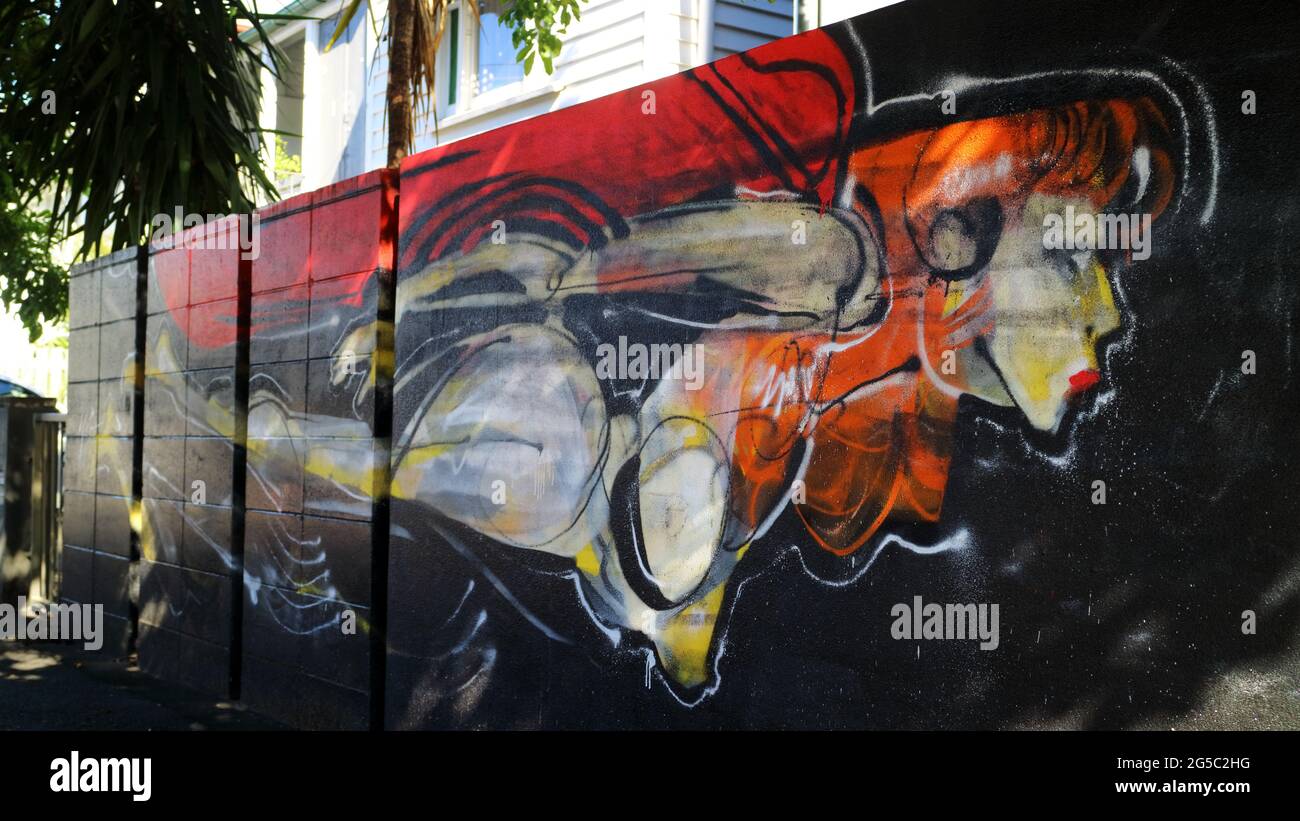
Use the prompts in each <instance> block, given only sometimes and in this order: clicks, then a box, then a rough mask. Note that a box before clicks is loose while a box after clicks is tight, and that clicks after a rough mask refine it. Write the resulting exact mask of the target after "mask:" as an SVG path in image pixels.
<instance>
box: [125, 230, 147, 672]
mask: <svg viewBox="0 0 1300 821" xmlns="http://www.w3.org/2000/svg"><path fill="white" fill-rule="evenodd" d="M148 303H149V246H148V245H138V246H136V253H135V360H134V364H133V365H132V369H131V513H132V516H131V547H130V551H129V552H130V555H129V557H128V559H129V561H130V564H129V565H128V568H127V574H128V575H127V578H129V579H130V580H131V581H130V585H129V587H128V593H127V612H128V615H129V623H128V624H127V650H128V652H131V651H134V650H135V644H136V639H137V637H138V636H139V634H140V528H142V527H143V526H144V378H145V365H146V363H145V358H146V357H147V356H148V352H147V351H146V350H145V341H146V339H147V338H148V334H147V327H148V320H149V316H148V315H149V306H148Z"/></svg>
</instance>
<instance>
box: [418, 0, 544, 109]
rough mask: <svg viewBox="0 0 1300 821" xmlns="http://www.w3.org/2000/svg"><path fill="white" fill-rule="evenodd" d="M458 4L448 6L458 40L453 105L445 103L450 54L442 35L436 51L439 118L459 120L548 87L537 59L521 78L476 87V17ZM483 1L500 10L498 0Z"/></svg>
mask: <svg viewBox="0 0 1300 821" xmlns="http://www.w3.org/2000/svg"><path fill="white" fill-rule="evenodd" d="M462 5H463V4H461V3H456V4H454V5H452V6H451V7H450V8H452V9H457V10H458V11H459V13H460V22H459V29H460V31H459V32H458V33H459V36H460V43H459V44H458V45H459V48H458V49H457V58H458V61H459V64H460V65H459V66H458V71H457V77H456V102H455V104H454V105H449V104H448V103H447V95H448V94H449V93H450V90H451V89H450V86H449V85H448V81H447V79H446V75H447V74H448V72H449V71H450V67H449V64H450V61H451V54H450V49H449V48H448V47H447V42H446V39H445V38H444V41H443V43H442V45H441V47H440V49H439V50H440V52H441V53H440V54H439V55H438V80H437V85H438V86H439V88H438V92H437V99H438V104H439V108H438V117H439V119H440V120H441V119H443V118H450V117H456V119H457V120H460V119H462V117H461V115H463V116H464V117H466V118H467V117H470V116H472V115H473V114H475V113H478V112H481V111H487V110H490V109H495V108H497V107H499V106H500V105H501V104H503V103H507V102H509V101H511V100H514V99H515V98H517V97H520V96H521V95H528V94H531V93H534V92H539V91H544V90H546V89H548V88H549V87H550V83H549V81H550V77H548V76H547V74H546V72H545V71H543V70H542V68H541V63H540V61H534V65H533V70H532V71H530V72H528V73H527V74H525V75H524V77H523V79H521V80H515V81H514V82H510V83H505V84H504V85H500V86H498V87H496V88H494V89H491V90H490V91H479V89H478V73H479V72H478V38H479V21H478V18H477V16H476V15H475V14H474V13H473V12H468V11H465V9H464V8H463V7H462ZM483 5H486V6H487V9H485V10H486V11H487V12H489V13H498V12H499V11H500V2H499V0H491V1H490V2H484V3H483Z"/></svg>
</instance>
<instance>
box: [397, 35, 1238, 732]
mask: <svg viewBox="0 0 1300 821" xmlns="http://www.w3.org/2000/svg"><path fill="white" fill-rule="evenodd" d="M875 71H876V62H875V60H874V59H873V53H872V52H871V50H870V49H868V48H867V47H866V46H865V45H864V43H863V42H862V41H861V39H860V38H859V36H858V31H857V30H856V29H855V28H854V27H852V26H843V27H839V28H837V29H831V30H826V31H819V32H814V33H810V34H808V35H804V36H800V37H797V38H792V39H790V40H787V41H782V42H780V43H776V44H772V45H769V46H766V47H763V48H759V49H756V50H754V51H753V52H749V53H746V54H744V55H740V56H739V57H737V58H735V59H733V60H725V61H721V62H719V63H717V64H714V65H711V66H707V67H703V68H700V69H696V70H694V71H690V72H687V73H686V74H685V75H684V76H682V77H680V78H673V79H671V80H668V81H663V82H661V83H658V84H653V85H651V86H649V87H647V88H646V89H644V90H636V91H634V92H628V93H626V94H622V95H614V96H612V97H610V98H606V99H603V100H600V101H597V102H594V103H591V104H588V105H587V106H584V107H583V108H582V109H580V110H577V111H574V112H561V113H558V114H554V115H551V116H550V117H548V118H547V119H546V121H540V122H537V123H536V124H535V127H533V125H534V124H532V123H525V124H522V125H519V126H516V127H513V128H511V129H508V130H505V131H502V132H493V133H491V134H488V135H485V136H483V137H480V138H476V139H474V140H469V141H465V142H463V143H459V144H456V145H454V146H450V147H448V148H447V149H445V150H435V151H433V152H427V153H426V154H424V155H421V156H419V157H416V158H413V159H411V160H409V161H408V162H407V164H406V165H405V166H404V168H403V177H402V191H403V194H402V196H403V208H402V212H401V213H402V224H401V240H400V245H401V247H400V265H399V274H398V305H397V320H398V323H397V328H398V346H397V359H398V369H397V374H396V380H397V381H396V418H395V427H394V432H395V437H396V438H395V447H394V455H393V485H392V493H393V498H394V501H395V504H396V505H397V507H396V508H395V509H396V511H397V513H395V517H394V525H395V527H394V538H395V542H394V547H393V551H394V563H395V575H400V574H402V573H404V572H405V569H406V567H407V564H406V562H407V561H408V560H406V559H404V558H403V556H404V555H405V554H406V553H407V552H408V551H409V552H410V553H411V554H414V553H416V552H418V551H419V550H420V547H419V546H418V544H419V543H420V542H422V541H425V540H432V541H433V542H435V543H446V544H449V545H450V546H451V547H452V550H453V551H454V552H455V553H456V554H458V555H459V556H460V557H461V559H463V560H464V561H465V563H466V566H467V567H469V568H472V570H471V571H470V573H469V574H468V578H466V579H465V580H464V581H463V582H462V585H463V590H462V592H461V593H460V594H457V593H456V591H455V590H439V594H438V597H446V599H447V600H448V601H451V602H459V604H458V605H457V607H456V610H455V611H454V612H453V613H452V617H449V618H448V620H447V621H446V623H443V624H442V627H441V628H440V630H441V631H443V632H444V633H445V636H444V637H443V638H444V640H445V641H444V644H445V646H441V647H439V646H437V643H436V641H431V640H430V639H429V637H428V636H427V635H426V634H425V633H424V632H421V631H422V630H423V631H427V630H428V621H427V620H425V621H422V622H420V623H419V626H417V624H416V623H414V622H413V623H412V624H411V631H412V632H411V634H410V636H409V637H408V636H407V635H406V634H405V633H403V630H402V627H401V625H402V623H403V621H404V619H403V617H402V616H401V615H395V616H394V619H395V624H396V625H397V626H396V627H395V628H394V645H395V648H396V649H395V653H396V654H397V655H398V657H399V660H398V662H397V664H396V665H395V666H396V668H397V669H398V670H401V669H403V665H402V662H401V660H400V656H401V655H402V654H403V652H404V650H403V648H402V644H403V643H404V642H409V647H411V648H413V649H410V650H409V651H406V652H410V654H411V656H412V657H413V658H417V659H418V658H419V657H421V656H422V657H423V658H424V660H425V663H424V665H423V673H422V675H417V674H414V673H413V674H412V675H413V676H416V678H415V680H418V681H419V682H420V683H419V685H418V687H419V689H420V692H416V693H412V694H411V697H412V699H413V700H414V702H415V703H416V704H418V705H419V707H420V708H421V709H431V710H433V711H434V712H435V713H436V710H437V708H436V707H433V708H430V706H429V705H431V704H434V705H436V704H438V703H440V700H445V701H444V702H442V703H443V704H444V706H445V704H446V703H448V702H451V703H457V704H462V705H463V704H464V703H465V699H466V698H469V699H470V701H471V702H472V699H473V696H467V695H466V693H471V694H472V693H474V692H476V691H479V690H481V688H483V687H485V686H486V683H485V680H487V679H490V678H491V677H492V676H493V675H494V674H495V675H505V676H507V677H509V676H510V675H511V674H510V673H502V672H501V671H500V670H499V669H497V668H500V667H502V666H504V663H506V662H505V660H503V659H501V658H499V656H498V654H497V648H496V646H495V643H494V641H493V639H492V638H491V633H492V630H491V627H490V626H485V621H487V620H488V619H490V616H489V609H481V608H476V607H475V606H474V605H473V604H472V602H473V601H474V600H475V597H476V595H478V594H479V593H481V592H482V591H481V590H480V588H482V587H484V586H486V587H490V588H494V590H493V591H492V595H497V596H500V597H502V598H503V599H504V600H505V601H506V602H508V603H509V605H510V606H511V607H513V609H515V610H516V615H517V616H519V617H520V618H521V619H522V621H523V622H524V623H526V625H527V626H524V627H522V628H521V629H524V630H530V629H531V630H533V631H534V632H535V634H536V636H537V640H538V641H540V642H557V643H561V644H568V643H571V642H576V641H579V639H575V638H572V637H571V636H568V635H564V634H563V631H561V630H559V629H557V628H556V627H554V626H553V625H552V624H551V623H549V622H548V621H547V619H546V618H544V617H543V616H542V615H541V613H540V612H539V610H538V609H537V608H539V607H540V608H544V609H545V610H547V611H548V612H551V613H556V612H557V610H559V609H561V608H559V606H558V605H557V603H556V601H555V600H554V598H553V597H554V596H556V595H561V594H560V593H559V591H558V590H557V588H556V587H555V586H550V587H548V590H549V592H550V597H551V598H549V599H548V600H547V601H545V602H543V603H540V604H536V603H534V604H530V603H528V601H527V599H528V595H527V593H526V590H527V589H528V588H529V587H530V586H532V584H533V582H530V581H529V576H528V573H529V572H532V573H534V574H536V575H537V576H538V577H548V578H563V579H567V580H569V581H570V583H571V587H570V589H569V593H568V596H569V598H570V602H571V604H572V606H573V607H574V608H580V609H581V610H582V611H585V613H586V615H587V617H588V618H589V619H590V622H591V624H592V625H593V626H594V627H595V630H594V631H591V633H589V634H588V635H587V636H586V638H584V639H582V641H586V642H590V643H592V644H593V645H595V646H597V647H600V648H603V649H604V650H605V651H608V652H609V654H612V655H615V656H617V655H619V654H623V655H630V656H633V657H640V658H644V660H645V665H646V667H645V679H646V684H647V685H651V684H652V680H658V681H661V682H662V683H663V684H664V685H665V687H666V688H667V689H668V691H670V692H671V693H672V695H673V697H674V698H675V699H677V700H678V701H680V702H682V703H684V704H687V705H698V704H700V703H702V702H703V701H705V700H706V699H707V697H708V696H709V695H711V694H712V693H714V692H716V691H717V689H718V688H719V687H720V686H721V679H722V676H721V675H720V672H719V670H718V659H719V657H720V656H722V655H723V654H724V653H725V651H726V647H727V644H728V630H729V627H728V624H727V620H728V615H729V610H730V608H731V607H733V605H734V602H735V600H736V598H737V596H738V595H739V594H738V590H739V588H740V587H741V586H743V584H744V582H743V581H741V582H737V581H736V579H735V577H736V576H737V573H738V568H740V567H741V566H742V565H744V564H746V563H748V564H750V565H753V566H754V567H755V568H758V569H759V570H760V571H761V569H762V567H763V566H764V564H765V563H768V564H770V562H771V561H772V556H773V551H772V548H771V546H769V545H766V544H765V539H766V538H767V537H768V536H769V534H770V533H771V532H772V531H773V528H774V527H778V526H779V528H780V529H781V531H782V534H783V535H782V538H784V539H791V538H792V537H793V541H794V543H795V544H797V545H798V553H799V555H800V557H801V561H802V562H803V567H804V571H805V572H806V573H807V574H808V575H809V576H810V577H812V578H814V579H816V580H817V581H818V582H820V583H823V584H826V585H841V584H845V583H847V580H851V579H860V578H862V576H863V574H864V572H865V570H866V569H867V568H868V567H869V566H870V565H871V564H872V563H873V562H874V561H875V560H876V558H877V556H879V555H880V553H881V551H883V550H884V549H885V548H887V547H889V546H891V545H893V546H896V547H902V548H907V549H910V550H913V551H915V552H918V553H931V552H940V551H944V550H947V549H952V548H955V547H961V546H963V545H964V540H965V539H967V538H968V534H966V532H965V531H962V530H960V529H954V528H948V529H947V533H948V535H947V536H946V537H944V538H936V539H934V540H933V541H930V542H927V543H918V542H914V541H912V540H910V539H908V538H905V537H904V536H903V535H902V534H903V533H904V532H905V531H906V529H907V528H910V527H913V526H915V525H918V524H921V525H924V524H939V523H943V522H944V498H945V491H946V488H947V485H948V483H949V472H950V467H951V464H952V456H953V449H954V440H955V437H957V436H958V435H959V434H960V429H961V427H962V425H963V422H962V421H961V419H962V417H963V412H962V409H963V408H965V409H966V414H967V415H969V414H977V415H978V414H983V415H985V416H988V415H989V414H988V413H987V412H986V410H984V409H990V408H997V409H1003V410H1001V411H999V412H998V413H996V419H997V420H998V424H999V425H1003V426H1006V427H1007V428H1010V429H1018V430H1023V431H1024V432H1025V436H1026V437H1027V438H1026V442H1027V443H1039V442H1048V443H1054V444H1049V445H1047V446H1044V447H1043V448H1042V452H1043V453H1044V454H1049V455H1050V454H1053V453H1055V454H1056V455H1055V456H1053V458H1056V459H1057V460H1058V461H1062V462H1064V461H1066V460H1064V459H1063V458H1062V457H1061V456H1060V455H1059V451H1060V447H1061V443H1069V444H1068V446H1070V447H1072V446H1073V444H1072V443H1073V441H1074V440H1073V428H1074V426H1075V423H1076V420H1077V419H1078V418H1079V417H1080V416H1081V415H1087V414H1090V413H1095V412H1096V410H1097V409H1098V408H1099V407H1100V406H1101V405H1103V404H1104V403H1105V402H1106V401H1107V398H1108V397H1109V396H1111V395H1112V392H1113V388H1112V386H1111V385H1110V381H1109V378H1108V374H1107V371H1106V363H1105V360H1106V356H1107V352H1108V351H1109V352H1111V354H1112V355H1113V353H1114V351H1116V350H1120V349H1122V348H1123V347H1124V345H1125V344H1126V341H1125V340H1126V334H1127V330H1126V329H1127V327H1128V326H1129V325H1131V323H1132V321H1133V320H1132V318H1131V317H1130V316H1129V315H1128V314H1127V308H1126V306H1125V302H1124V299H1123V292H1124V282H1125V280H1126V279H1128V278H1129V277H1132V276H1139V275H1140V270H1141V267H1142V265H1143V261H1144V260H1146V259H1147V258H1149V256H1150V249H1151V246H1150V243H1151V240H1152V237H1153V236H1154V232H1156V231H1159V230H1160V229H1161V227H1162V223H1163V222H1164V221H1166V220H1167V219H1169V218H1171V217H1172V216H1175V215H1176V216H1177V217H1178V218H1181V219H1184V220H1186V221H1189V222H1191V223H1193V224H1198V225H1206V224H1209V223H1210V221H1211V220H1212V219H1213V215H1214V212H1215V198H1216V190H1217V185H1218V181H1217V178H1218V174H1219V157H1218V145H1217V134H1216V127H1215V122H1214V117H1215V115H1214V112H1213V111H1212V110H1211V109H1210V107H1209V106H1208V105H1207V104H1206V101H1205V98H1204V92H1203V89H1201V88H1200V87H1199V86H1198V85H1197V83H1196V82H1195V80H1194V79H1192V78H1191V77H1190V76H1188V75H1187V74H1186V72H1184V71H1183V70H1182V69H1181V68H1180V67H1179V66H1178V65H1176V64H1173V63H1162V64H1159V65H1158V66H1155V67H1152V66H1151V65H1148V66H1146V67H1143V66H1140V65H1137V64H1133V63H1126V62H1124V61H1118V60H1117V61H1116V62H1115V63H1114V64H1112V65H1105V66H1097V65H1092V66H1090V67H1088V68H1083V69H1070V68H1057V69H1048V70H1041V71H1032V72H1021V73H1009V74H1006V75H1005V76H996V77H989V78H973V77H962V78H960V79H958V80H952V81H951V82H950V84H949V85H932V84H922V85H920V86H918V87H915V88H914V89H912V90H911V91H910V92H909V93H902V94H898V95H897V96H888V97H886V96H884V95H883V94H881V93H880V92H879V91H878V90H877V89H876V88H875V87H874V85H873V77H874V72H875ZM610 123H617V128H616V129H614V130H613V131H611V129H610V127H609V125H608V124H610ZM647 158H654V159H653V161H648V160H647ZM1054 225H1057V226H1059V233H1060V238H1059V241H1054V240H1053V237H1052V236H1050V234H1051V231H1050V230H1049V229H1051V227H1052V226H1054ZM1067 235H1068V236H1067ZM1028 446H1029V447H1031V448H1035V447H1037V445H1036V444H1029V445H1028ZM795 524H797V528H796V529H794V530H792V529H791V525H795ZM936 532H937V531H936ZM403 538H405V539H407V540H410V541H409V546H404V545H403V544H402V539H403ZM812 553H820V554H824V555H822V556H819V557H815V558H813V557H810V554H812ZM426 561H427V560H426ZM409 562H410V567H412V568H415V567H419V566H420V564H421V560H420V559H417V558H411V559H409ZM837 562H838V566H836V563H837ZM502 566H505V567H507V568H509V569H508V571H506V572H508V573H509V574H510V575H511V576H512V578H513V581H512V582H507V581H505V580H504V578H503V576H502V571H501V569H500V568H501V567H502ZM397 568H401V569H400V570H399V569H397ZM521 568H522V569H521ZM521 588H522V589H521ZM408 595H409V596H410V597H411V598H409V599H408V598H407V596H408ZM419 595H420V593H419V591H418V590H416V589H413V588H412V589H409V590H408V589H399V588H398V587H394V606H395V607H399V605H398V604H397V602H398V601H399V600H400V601H401V602H403V603H405V602H408V601H409V602H412V603H413V602H414V601H415V599H416V597H418V596H419ZM557 618H558V619H561V620H564V621H570V620H569V619H568V617H567V616H564V615H557ZM434 632H435V633H437V632H438V631H434ZM417 633H418V635H417ZM415 648H420V649H415ZM583 652H586V653H592V654H594V655H595V656H597V657H600V656H602V651H601V650H598V649H591V648H585V649H584V650H583ZM412 668H413V669H420V668H421V664H420V662H419V661H415V662H413V663H412ZM399 675H401V674H399ZM738 686H742V687H743V686H745V685H744V683H740V684H739V685H738ZM430 689H432V690H433V692H432V693H430V692H429V690H430ZM399 702H400V700H399ZM458 709H460V710H462V711H463V712H469V711H470V710H469V709H468V708H466V707H463V706H462V707H460V708H458ZM389 716H390V722H392V723H395V724H397V725H399V726H410V725H419V724H420V723H421V721H422V719H421V718H420V714H419V713H418V712H406V713H403V712H401V709H400V707H396V706H395V707H394V708H392V709H390V712H389Z"/></svg>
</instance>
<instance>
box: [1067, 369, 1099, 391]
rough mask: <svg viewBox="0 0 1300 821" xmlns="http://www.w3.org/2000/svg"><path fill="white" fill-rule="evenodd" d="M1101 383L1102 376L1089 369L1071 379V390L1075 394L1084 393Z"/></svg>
mask: <svg viewBox="0 0 1300 821" xmlns="http://www.w3.org/2000/svg"><path fill="white" fill-rule="evenodd" d="M1100 381H1101V374H1100V373H1098V372H1097V371H1094V370H1092V369H1091V368H1089V369H1088V370H1083V371H1079V372H1078V373H1076V374H1075V375H1074V376H1071V377H1070V390H1071V391H1072V392H1074V393H1082V392H1083V391H1086V390H1088V388H1091V387H1092V386H1093V385H1095V384H1097V383H1098V382H1100Z"/></svg>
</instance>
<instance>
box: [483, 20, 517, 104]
mask: <svg viewBox="0 0 1300 821" xmlns="http://www.w3.org/2000/svg"><path fill="white" fill-rule="evenodd" d="M523 78H524V67H523V66H521V65H519V63H517V62H515V47H514V43H512V42H511V40H510V29H509V28H508V27H507V26H504V25H502V23H501V18H500V16H499V15H497V14H493V13H490V12H484V13H483V14H481V15H479V32H478V92H479V93H480V94H482V93H484V92H486V91H491V90H492V89H494V88H500V87H501V86H504V85H508V84H510V83H514V82H518V81H519V80H522V79H523Z"/></svg>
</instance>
